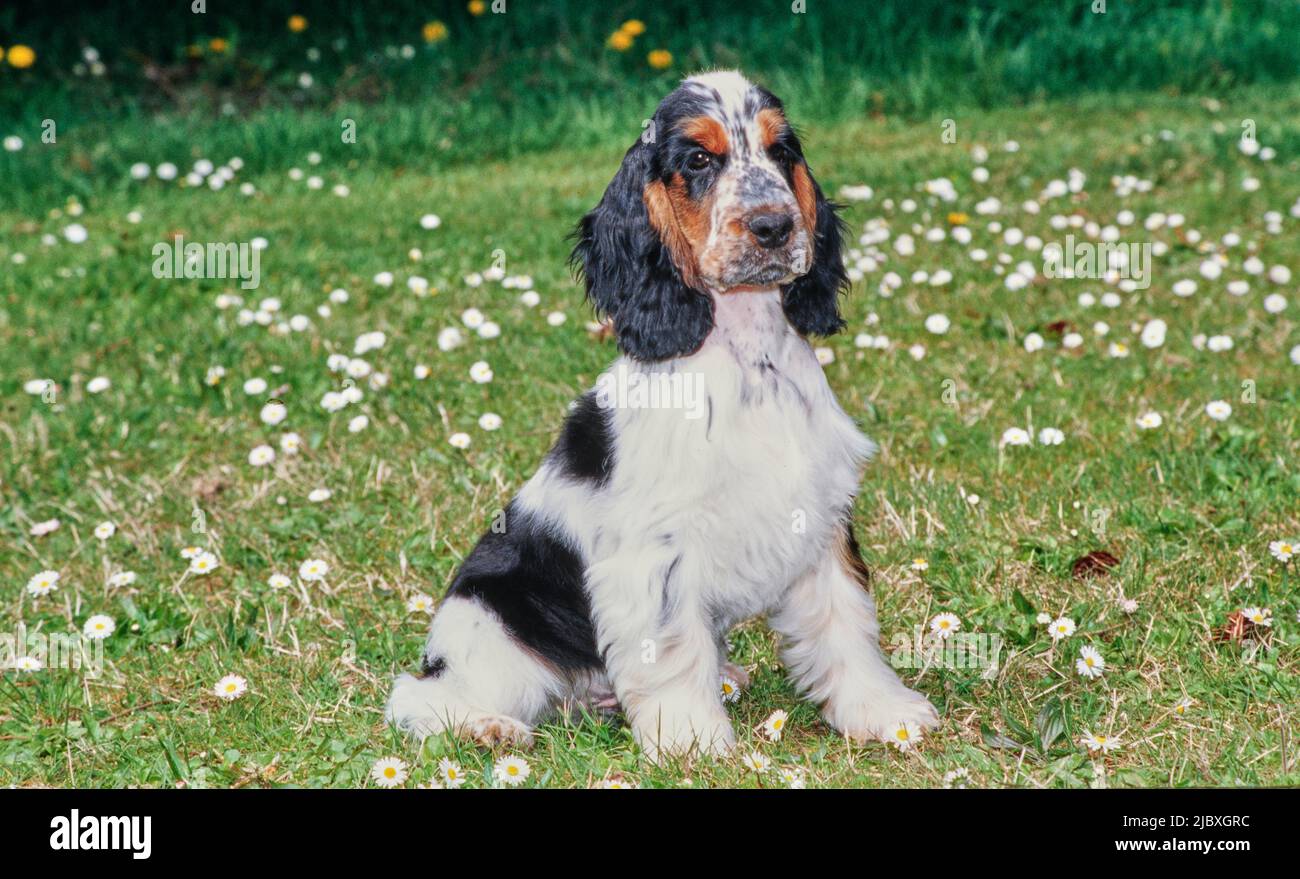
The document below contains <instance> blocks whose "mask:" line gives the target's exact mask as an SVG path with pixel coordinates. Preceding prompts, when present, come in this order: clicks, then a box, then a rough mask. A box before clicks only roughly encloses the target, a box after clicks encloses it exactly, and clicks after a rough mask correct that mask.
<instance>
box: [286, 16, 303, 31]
mask: <svg viewBox="0 0 1300 879" xmlns="http://www.w3.org/2000/svg"><path fill="white" fill-rule="evenodd" d="M288 23H289V30H291V31H293V32H294V33H295V34H300V33H302V32H303V31H305V30H306V29H307V19H306V17H305V16H302V15H291V16H289V22H288Z"/></svg>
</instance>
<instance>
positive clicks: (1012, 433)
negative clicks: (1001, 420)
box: [998, 427, 1031, 446]
mask: <svg viewBox="0 0 1300 879" xmlns="http://www.w3.org/2000/svg"><path fill="white" fill-rule="evenodd" d="M1030 442H1031V439H1030V437H1029V431H1027V430H1025V429H1024V428H1022V427H1008V428H1007V429H1006V430H1005V431H1003V432H1002V439H1001V441H999V443H998V445H1000V446H1027V445H1029V443H1030Z"/></svg>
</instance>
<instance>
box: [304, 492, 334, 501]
mask: <svg viewBox="0 0 1300 879" xmlns="http://www.w3.org/2000/svg"><path fill="white" fill-rule="evenodd" d="M332 497H334V492H332V491H330V490H329V489H328V488H313V489H312V490H311V491H309V492H308V493H307V500H309V501H311V502H312V503H313V504H323V503H325V501H327V500H329V499H330V498H332Z"/></svg>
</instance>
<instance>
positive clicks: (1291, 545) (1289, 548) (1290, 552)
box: [1268, 540, 1300, 562]
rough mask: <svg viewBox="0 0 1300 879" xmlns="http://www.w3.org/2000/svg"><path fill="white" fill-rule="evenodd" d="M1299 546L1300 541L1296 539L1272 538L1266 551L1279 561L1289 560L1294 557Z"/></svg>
mask: <svg viewBox="0 0 1300 879" xmlns="http://www.w3.org/2000/svg"><path fill="white" fill-rule="evenodd" d="M1297 547H1300V541H1296V540H1274V541H1272V542H1271V543H1269V545H1268V551H1269V553H1270V554H1271V555H1272V556H1273V558H1275V559H1277V560H1278V561H1279V562H1289V561H1291V559H1293V558H1295V555H1296V553H1297V552H1298V551H1300V550H1298V549H1297Z"/></svg>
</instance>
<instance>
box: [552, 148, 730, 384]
mask: <svg viewBox="0 0 1300 879" xmlns="http://www.w3.org/2000/svg"><path fill="white" fill-rule="evenodd" d="M654 149H655V146H654V144H653V143H645V142H644V141H642V140H638V141H637V142H636V143H635V144H634V145H633V146H632V148H631V149H630V150H628V151H627V155H625V156H624V157H623V165H622V167H621V168H619V171H618V174H617V175H615V177H614V179H613V181H612V182H611V183H610V184H609V188H607V189H606V190H605V195H604V196H603V197H602V198H601V200H600V203H599V204H598V205H596V207H595V208H593V209H592V210H591V212H590V213H588V214H587V215H586V216H585V217H583V218H582V221H581V222H580V223H579V224H578V228H577V230H576V231H575V232H574V236H573V237H574V238H575V239H576V241H577V243H576V244H575V245H574V248H573V254H572V255H571V256H570V257H569V262H570V264H571V265H572V266H573V268H574V271H575V273H576V274H577V275H579V276H580V277H582V278H583V280H584V281H585V283H586V287H587V297H588V298H589V299H590V300H591V302H592V304H593V305H595V307H596V310H597V311H598V312H600V313H602V314H607V315H609V316H610V317H611V318H613V321H614V330H615V332H616V333H617V334H618V342H619V347H621V348H622V349H623V351H624V352H625V353H626V354H627V355H628V356H629V357H632V358H633V359H635V360H643V361H655V360H668V359H670V358H673V357H682V356H684V355H687V354H692V353H694V352H695V351H697V350H698V349H699V347H700V345H702V344H703V343H704V339H705V337H706V336H708V334H709V331H710V330H712V329H713V300H712V299H711V298H710V297H709V295H708V294H707V293H704V292H701V291H700V290H698V289H696V288H695V287H694V286H693V283H694V277H695V269H694V266H695V257H694V254H693V253H692V251H691V248H690V245H689V243H688V242H687V241H686V239H685V237H684V236H683V235H682V233H681V231H680V229H679V228H678V225H677V220H676V217H675V215H674V214H673V209H672V205H671V203H670V202H669V200H668V196H667V192H666V190H665V188H664V184H663V181H662V180H660V179H658V178H657V177H656V176H655V175H654V174H653V171H652V166H653V165H654V164H655V163H654Z"/></svg>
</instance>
